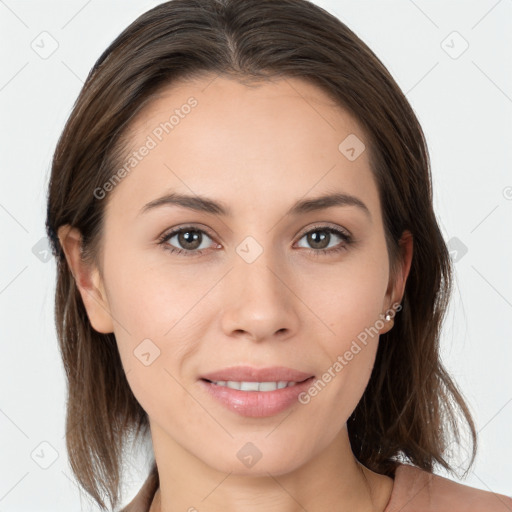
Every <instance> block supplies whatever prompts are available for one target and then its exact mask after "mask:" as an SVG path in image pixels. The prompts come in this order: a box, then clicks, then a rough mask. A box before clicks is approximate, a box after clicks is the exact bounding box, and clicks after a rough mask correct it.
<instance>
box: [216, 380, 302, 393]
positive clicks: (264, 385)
mask: <svg viewBox="0 0 512 512" xmlns="http://www.w3.org/2000/svg"><path fill="white" fill-rule="evenodd" d="M213 383H214V384H217V386H224V387H228V388H231V389H239V390H241V391H275V390H276V389H283V388H286V387H291V386H295V384H296V382H288V381H286V380H280V381H278V382H235V381H232V380H228V381H225V380H218V381H213Z"/></svg>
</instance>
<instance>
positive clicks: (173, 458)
mask: <svg viewBox="0 0 512 512" xmlns="http://www.w3.org/2000/svg"><path fill="white" fill-rule="evenodd" d="M152 437H153V446H154V452H155V460H156V462H157V466H158V472H159V479H160V487H159V489H158V490H157V492H156V494H155V497H154V500H153V503H152V506H151V508H150V512H174V511H176V510H186V511H190V512H198V511H200V510H203V509H206V508H207V509H208V510H209V511H210V512H220V511H222V512H235V511H238V510H240V509H243V510H244V512H263V511H265V512H274V511H279V512H298V511H301V512H302V511H304V510H321V509H327V510H333V511H334V510H335V511H336V512H349V511H353V510H358V511H360V512H370V511H371V512H382V511H383V510H384V509H385V508H386V505H387V503H388V502H389V499H390V496H391V491H392V487H393V480H392V479H391V478H389V477H387V476H384V475H380V474H377V473H374V472H372V471H370V470H369V469H368V468H366V467H364V466H363V465H361V464H360V463H359V462H358V461H357V460H356V459H355V457H354V455H353V453H352V450H351V448H350V443H349V439H348V432H347V430H346V428H343V429H342V430H341V431H340V433H339V435H338V436H337V437H336V438H335V439H334V441H333V442H332V443H331V444H329V445H328V446H326V447H325V449H324V450H322V451H321V453H319V454H318V455H317V456H315V457H314V458H313V459H310V460H308V461H307V462H306V463H305V464H303V465H302V466H299V467H297V468H294V469H293V470H291V471H289V472H284V473H280V474H276V473H272V472H270V471H264V468H263V465H262V466H260V473H259V474H258V475H255V474H239V473H237V472H235V471H218V470H216V469H214V468H212V467H211V465H206V464H205V463H204V462H203V461H202V460H200V459H198V458H197V457H195V456H194V455H193V454H191V453H190V452H188V451H186V450H185V449H183V448H182V447H181V446H180V445H178V444H175V443H169V439H168V438H166V437H165V435H164V434H163V432H162V431H160V430H159V429H158V428H152ZM263 459H264V457H262V458H261V462H263ZM256 467H257V466H256V465H255V466H254V468H256ZM254 468H253V469H254Z"/></svg>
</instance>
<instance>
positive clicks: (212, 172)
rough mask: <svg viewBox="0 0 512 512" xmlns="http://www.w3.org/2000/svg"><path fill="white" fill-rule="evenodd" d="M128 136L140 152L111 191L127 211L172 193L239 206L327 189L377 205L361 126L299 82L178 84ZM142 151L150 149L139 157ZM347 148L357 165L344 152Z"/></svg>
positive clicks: (225, 80)
mask: <svg viewBox="0 0 512 512" xmlns="http://www.w3.org/2000/svg"><path fill="white" fill-rule="evenodd" d="M127 139H128V141H129V148H130V153H129V155H133V153H139V156H137V158H136V160H137V161H136V162H132V163H134V164H135V165H133V166H126V169H127V170H128V172H127V173H126V174H128V176H127V177H126V178H124V179H123V181H122V182H121V183H120V184H119V185H117V187H116V190H114V192H115V195H119V196H120V198H121V199H122V200H123V201H124V202H126V203H127V205H128V203H129V206H128V207H129V208H131V207H132V206H135V205H138V206H139V207H140V206H142V204H141V203H142V202H147V201H150V200H152V199H155V197H157V196H158V195H161V193H162V192H163V191H167V190H168V189H173V190H176V191H178V192H183V193H196V194H200V195H204V196H209V197H216V198H217V199H219V200H220V201H223V202H226V203H230V204H231V203H232V202H233V201H235V202H236V201H237V200H238V202H239V204H238V206H239V207H240V208H245V209H247V208H258V207H262V208H266V207H268V205H269V204H270V203H271V202H275V200H276V199H280V200H281V202H282V203H283V204H286V203H291V202H294V201H295V200H297V199H298V198H299V197H302V196H306V195H318V194H319V193H322V192H325V191H341V192H346V193H350V194H353V195H357V196H359V197H361V198H364V200H365V202H366V203H375V201H377V202H378V197H377V196H378V193H377V189H376V187H375V183H374V180H373V176H372V173H371V171H370V165H369V154H368V153H369V151H368V149H369V148H368V145H367V141H366V136H365V133H364V131H363V130H362V128H361V126H360V125H359V123H358V122H357V121H356V119H354V118H353V116H351V115H350V114H349V113H348V112H347V111H346V110H345V109H344V108H343V107H341V106H340V105H338V104H336V103H335V102H334V101H333V99H332V98H330V97H329V96H328V95H326V94H325V93H324V92H323V91H322V90H321V89H319V88H318V87H316V86H315V85H313V84H311V83H309V82H307V81H304V80H302V79H297V78H281V79H279V80H273V81H265V82H258V83H251V84H247V85H245V84H242V83H239V82H238V81H236V80H233V79H228V78H225V77H221V76H214V75H213V76H212V75H210V76H204V77H202V78H196V79H194V80H188V81H182V82H177V83H175V84H172V85H171V86H169V87H167V88H164V89H161V90H160V91H159V93H158V95H156V96H154V97H153V98H152V99H151V101H149V102H148V103H147V104H146V106H145V107H144V108H143V110H142V111H141V112H139V113H138V115H137V116H136V117H135V119H134V120H133V121H132V124H131V126H130V129H129V132H128V137H127ZM347 141H348V142H347ZM365 145H366V148H365ZM144 146H146V147H148V148H150V149H148V150H144V151H143V152H144V153H145V154H144V156H143V157H140V153H141V151H140V150H141V149H143V148H144ZM350 146H353V147H354V148H355V150H356V152H357V153H356V158H355V159H354V158H353V152H352V153H349V154H348V156H347V153H346V150H347V148H348V149H351V148H350ZM129 155H127V157H126V159H125V162H123V163H126V162H127V161H128V159H129V158H130V156H129ZM350 156H352V158H349V157H350ZM132 160H133V158H132ZM288 198H289V199H288ZM248 199H250V201H248ZM235 209H236V208H235Z"/></svg>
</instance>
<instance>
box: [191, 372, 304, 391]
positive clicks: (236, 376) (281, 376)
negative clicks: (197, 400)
mask: <svg viewBox="0 0 512 512" xmlns="http://www.w3.org/2000/svg"><path fill="white" fill-rule="evenodd" d="M312 376H313V375H312V374H311V373H305V372H301V371H299V370H295V369H293V368H287V367H286V366H271V367H267V368H254V367H252V366H231V367H229V368H224V369H222V370H217V371H214V372H210V373H206V374H204V375H201V376H200V378H202V379H207V380H215V381H218V380H226V381H227V380H232V381H235V382H241V381H244V382H278V381H280V380H286V381H288V382H297V383H299V382H301V381H303V380H305V379H307V378H309V377H312ZM269 393H271V391H269Z"/></svg>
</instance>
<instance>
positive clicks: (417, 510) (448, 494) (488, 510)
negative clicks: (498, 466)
mask: <svg viewBox="0 0 512 512" xmlns="http://www.w3.org/2000/svg"><path fill="white" fill-rule="evenodd" d="M158 485H159V480H158V473H157V468H156V465H154V464H153V467H152V469H151V472H150V474H149V476H148V478H147V480H146V481H145V482H144V485H143V486H142V488H141V489H140V491H139V493H138V494H137V495H136V496H135V498H133V500H132V501H131V502H130V503H129V504H128V505H127V506H126V507H125V508H123V509H121V511H120V512H149V508H150V506H151V502H152V501H153V497H154V495H155V492H156V490H157V489H158ZM384 512H512V498H510V497H508V496H505V495H503V494H497V493H494V492H490V491H483V490H480V489H476V488H474V487H470V486H468V485H464V484H460V483H458V482H454V481H453V480H450V479H448V478H445V477H442V476H439V475H433V474H431V473H428V472H427V471H424V470H422V469H419V468H417V467H415V466H411V465H409V464H399V465H398V467H397V469H396V471H395V476H394V484H393V490H392V492H391V497H390V499H389V502H388V504H387V506H386V509H385V510H384Z"/></svg>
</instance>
